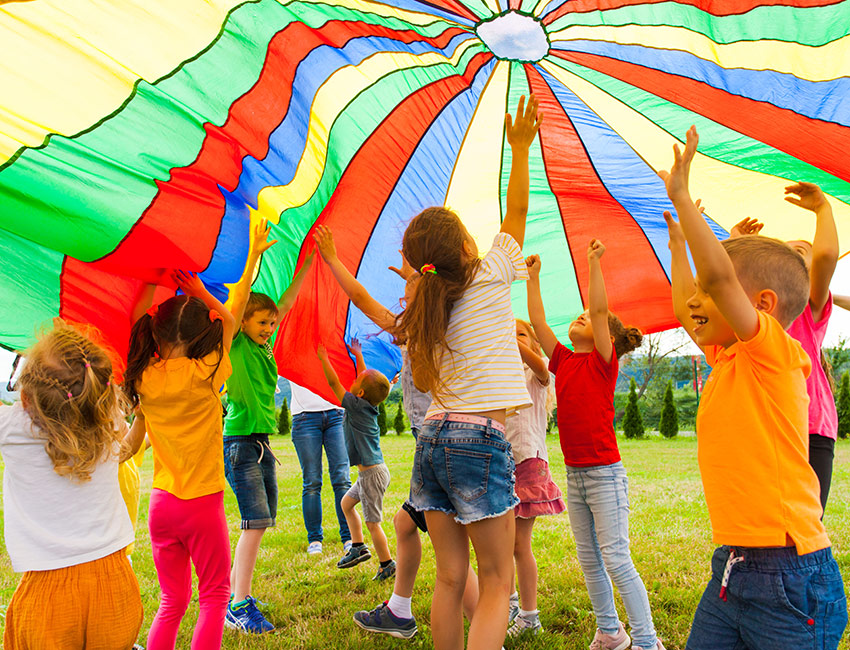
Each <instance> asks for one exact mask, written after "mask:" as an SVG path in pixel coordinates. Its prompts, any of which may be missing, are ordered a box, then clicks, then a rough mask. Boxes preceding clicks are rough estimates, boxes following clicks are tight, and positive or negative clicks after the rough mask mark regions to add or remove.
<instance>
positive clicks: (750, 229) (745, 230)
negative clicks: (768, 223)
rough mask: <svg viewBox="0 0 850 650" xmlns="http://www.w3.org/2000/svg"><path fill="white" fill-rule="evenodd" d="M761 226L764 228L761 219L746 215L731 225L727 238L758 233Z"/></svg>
mask: <svg viewBox="0 0 850 650" xmlns="http://www.w3.org/2000/svg"><path fill="white" fill-rule="evenodd" d="M762 228H764V224H763V223H762V222H761V221H759V220H758V219H754V218H752V217H746V218H745V219H741V220H740V221H739V222H738V223H736V224H735V225H734V226H732V230H730V231H729V238H730V239H731V238H732V237H744V236H746V235H758V234H759V233H760V232H761V229H762Z"/></svg>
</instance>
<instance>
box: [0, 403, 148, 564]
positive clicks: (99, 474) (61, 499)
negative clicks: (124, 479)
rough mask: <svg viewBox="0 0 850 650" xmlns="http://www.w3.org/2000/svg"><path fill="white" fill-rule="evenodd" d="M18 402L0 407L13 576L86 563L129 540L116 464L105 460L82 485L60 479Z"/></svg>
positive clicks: (6, 525) (5, 509) (6, 524)
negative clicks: (15, 573)
mask: <svg viewBox="0 0 850 650" xmlns="http://www.w3.org/2000/svg"><path fill="white" fill-rule="evenodd" d="M36 435H37V434H36V433H34V431H33V427H32V420H30V417H29V415H28V414H27V412H26V411H25V410H24V408H23V406H22V405H21V404H20V402H18V403H16V404H14V405H12V406H0V453H2V455H3V462H4V464H5V466H6V467H5V471H4V475H3V514H4V523H3V529H4V530H3V532H4V535H5V538H6V550H7V552H8V553H9V557H10V558H11V559H12V568H13V569H14V570H15V571H17V572H23V571H48V570H51V569H61V568H63V567H69V566H74V565H76V564H83V563H84V562H92V561H93V560H99V559H100V558H102V557H106V556H107V555H111V554H112V553H115V552H116V551H120V550H121V549H123V548H125V547H126V546H128V545H129V544H131V543H132V542H133V540H134V539H135V534H134V532H133V526H132V524H131V523H130V515H129V514H127V506H126V505H125V504H124V500H123V499H122V498H121V489H120V488H119V486H118V459H117V458H116V457H112V458H109V459H108V460H105V461H104V462H103V463H102V464H101V465H99V466H98V467H97V469H95V471H94V472H92V474H91V479H90V480H88V481H86V482H85V483H75V482H73V481H71V479H70V478H68V477H65V476H59V474H57V473H56V472H55V471H54V470H53V462H52V461H51V460H50V457H49V456H48V455H47V453H46V452H45V451H44V441H43V440H40V439H39V438H37V437H36Z"/></svg>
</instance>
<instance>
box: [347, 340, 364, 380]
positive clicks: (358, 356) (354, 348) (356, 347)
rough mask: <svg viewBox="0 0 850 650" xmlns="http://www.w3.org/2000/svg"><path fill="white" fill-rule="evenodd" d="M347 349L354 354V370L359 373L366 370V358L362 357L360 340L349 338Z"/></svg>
mask: <svg viewBox="0 0 850 650" xmlns="http://www.w3.org/2000/svg"><path fill="white" fill-rule="evenodd" d="M348 349H349V350H351V352H352V353H353V354H354V361H355V362H356V366H355V370H356V372H357V374H358V375H359V374H360V373H361V372H363V371H364V370H366V360H365V359H363V347H362V346H361V345H360V341H358V340H357V339H351V345H349V346H348Z"/></svg>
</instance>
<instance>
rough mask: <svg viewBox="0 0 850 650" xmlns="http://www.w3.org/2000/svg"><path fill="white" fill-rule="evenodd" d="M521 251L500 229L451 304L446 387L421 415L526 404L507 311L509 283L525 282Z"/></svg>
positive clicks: (443, 371) (511, 320)
mask: <svg viewBox="0 0 850 650" xmlns="http://www.w3.org/2000/svg"><path fill="white" fill-rule="evenodd" d="M527 279H528V270H527V268H526V266H525V260H524V259H523V257H522V250H521V249H520V247H519V244H517V242H516V240H515V239H514V238H513V237H511V236H510V235H508V234H507V233H499V234H498V235H496V238H495V239H494V240H493V247H492V248H491V249H490V251H489V252H488V253H487V255H486V256H485V257H484V259H483V260H482V261H481V263H480V264H479V265H478V269H476V271H475V277H474V278H473V279H472V283H471V284H470V285H469V287H467V289H466V291H465V292H464V294H463V296H461V298H460V300H458V301H457V302H456V303H455V305H454V307H453V308H452V313H451V316H450V317H449V326H448V328H446V342H447V343H448V347H449V350H451V351H452V352H449V351H448V350H444V351H443V355H442V359H441V362H440V378H441V379H442V380H443V382H444V383H445V386H446V388H447V389H448V390H447V391H444V392H445V394H444V395H442V398H441V400H440V402H439V403H438V401H437V399H436V398H435V399H434V401H433V402H432V403H431V406H430V407H429V408H428V413H427V414H426V416H425V417H433V416H434V415H437V414H439V413H442V412H444V411H452V412H456V413H475V412H476V411H489V410H492V409H501V408H504V409H512V408H513V409H515V408H523V407H524V406H527V405H528V404H530V399H529V396H528V390H526V388H525V375H524V374H523V371H522V359H521V358H520V356H519V348H518V347H517V343H516V319H515V318H514V313H513V310H512V309H511V283H512V282H513V281H514V280H527Z"/></svg>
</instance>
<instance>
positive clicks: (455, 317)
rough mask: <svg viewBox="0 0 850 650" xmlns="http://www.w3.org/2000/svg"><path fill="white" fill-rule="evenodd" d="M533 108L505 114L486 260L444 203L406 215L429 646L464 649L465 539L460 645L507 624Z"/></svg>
mask: <svg viewBox="0 0 850 650" xmlns="http://www.w3.org/2000/svg"><path fill="white" fill-rule="evenodd" d="M537 105H538V104H537V99H536V98H535V97H534V95H532V96H531V98H530V99H529V102H528V106H527V107H526V106H525V98H524V97H523V98H521V99H520V101H519V106H518V108H517V113H516V118H515V119H513V120H512V119H511V116H510V115H507V116H506V134H507V139H508V142H509V144H510V146H511V151H512V163H511V176H510V181H509V183H508V195H507V204H506V205H507V209H506V212H505V217H504V221H503V222H502V228H501V232H500V233H499V234H498V235H497V236H496V238H495V240H494V242H493V247H492V248H491V249H490V251H489V252H488V253H487V255H486V256H485V257H484V258H483V259H479V257H478V248H477V247H476V244H475V241H474V240H473V239H472V237H471V236H470V235H469V232H468V231H467V230H466V228H465V227H464V225H463V223H462V222H461V221H460V219H459V218H458V216H457V215H456V214H454V213H453V212H451V211H450V210H448V209H446V208H442V207H436V208H428V209H426V210H424V211H423V212H422V213H420V214H419V215H417V216H416V217H414V218H413V219H412V220H411V222H410V224H409V225H408V227H407V230H406V231H405V233H404V239H403V242H402V254H403V255H404V257H405V259H407V260H408V262H409V263H410V264H411V266H412V267H413V268H414V269H417V270H418V271H419V273H420V274H421V276H422V277H421V278H420V279H419V281H418V283H417V286H416V291H415V292H414V293H413V296H412V298H411V300H410V301H409V302H408V304H407V307H406V308H405V310H404V311H403V312H402V313H401V314H400V315H399V317H398V320H397V322H396V325H395V327H393V328H391V331H392V333H393V334H394V335H395V336H396V339H397V340H403V341H405V342H406V343H407V352H408V355H409V357H410V362H411V368H412V371H413V379H414V382H415V384H416V387H417V388H418V389H419V390H421V391H425V392H430V393H431V395H432V397H433V402H432V404H431V406H430V407H429V409H428V411H427V413H426V418H425V423H424V426H423V427H422V430H421V431H420V433H419V438H418V440H417V444H416V454H415V458H414V467H413V476H412V478H411V481H410V489H411V495H410V496H411V503H412V505H413V507H414V508H416V509H417V510H418V511H422V512H424V513H425V520H426V522H427V525H428V530H429V532H430V534H431V540H432V542H433V544H434V551H435V554H436V560H437V580H436V584H435V586H434V596H433V599H432V602H431V627H432V635H433V638H434V646H435V648H437V650H447V649H452V650H456V649H459V648H463V617H462V614H461V600H462V596H463V590H464V585H465V584H466V576H467V570H468V566H469V541H470V540H471V541H472V545H473V547H474V548H475V554H476V557H477V558H478V571H479V586H480V598H479V603H478V607H477V608H476V610H475V614H474V615H473V617H472V621H471V623H470V628H469V646H468V647H469V648H476V649H492V650H497V649H498V648H500V647H501V645H502V641H503V640H504V637H505V632H506V630H507V624H508V595H509V594H510V592H511V591H512V589H511V587H510V582H511V569H512V564H513V557H512V551H513V539H514V514H513V509H514V506H515V505H516V499H515V497H514V478H513V471H514V463H513V459H512V458H511V450H510V444H509V443H508V442H507V441H506V440H505V415H506V411H507V410H508V409H514V408H521V407H524V406H527V405H528V404H529V403H530V400H529V396H528V391H527V390H526V387H525V377H524V375H523V371H522V362H521V360H520V356H519V350H518V349H517V345H516V338H515V323H514V316H513V312H512V310H511V302H510V286H511V283H512V282H513V281H514V280H517V279H521V278H525V277H527V274H526V266H525V261H524V259H523V257H522V242H523V238H524V235H525V221H526V215H527V212H528V187H529V186H528V183H529V180H528V150H529V147H530V146H531V143H532V141H533V140H534V138H535V137H536V135H537V130H538V128H539V126H540V118H539V117H538V114H537Z"/></svg>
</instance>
